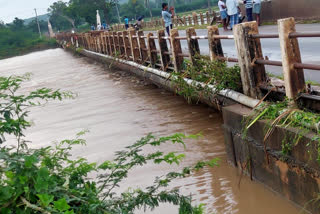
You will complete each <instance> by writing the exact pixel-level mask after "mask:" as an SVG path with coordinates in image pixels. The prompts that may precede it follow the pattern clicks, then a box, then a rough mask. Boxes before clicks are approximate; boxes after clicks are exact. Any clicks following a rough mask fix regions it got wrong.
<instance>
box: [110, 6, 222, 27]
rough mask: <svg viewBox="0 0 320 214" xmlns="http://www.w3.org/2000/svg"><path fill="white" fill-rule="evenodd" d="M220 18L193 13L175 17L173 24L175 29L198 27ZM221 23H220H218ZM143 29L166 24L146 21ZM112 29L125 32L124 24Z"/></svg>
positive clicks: (212, 14)
mask: <svg viewBox="0 0 320 214" xmlns="http://www.w3.org/2000/svg"><path fill="white" fill-rule="evenodd" d="M218 20H219V16H218V15H217V13H216V12H215V11H213V12H212V13H209V11H206V12H205V13H199V14H197V13H195V12H193V13H192V14H191V15H188V16H175V17H174V18H172V24H173V26H174V27H178V26H189V27H191V26H197V25H209V24H210V23H211V22H212V21H218ZM218 22H219V21H218ZM141 25H142V28H155V27H164V22H163V20H162V18H152V19H151V20H150V21H145V22H142V23H141ZM112 29H113V30H115V31H119V30H125V25H124V24H114V25H112Z"/></svg>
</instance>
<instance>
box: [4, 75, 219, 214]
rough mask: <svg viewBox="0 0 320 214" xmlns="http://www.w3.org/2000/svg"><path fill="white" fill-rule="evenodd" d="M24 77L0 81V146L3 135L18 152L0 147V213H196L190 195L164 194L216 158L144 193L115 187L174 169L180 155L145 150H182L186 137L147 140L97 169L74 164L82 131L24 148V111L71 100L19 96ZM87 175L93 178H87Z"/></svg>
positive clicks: (45, 92) (42, 93)
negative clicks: (171, 208)
mask: <svg viewBox="0 0 320 214" xmlns="http://www.w3.org/2000/svg"><path fill="white" fill-rule="evenodd" d="M26 79H27V77H20V76H18V77H0V95H1V103H0V131H1V135H2V143H3V142H4V141H5V139H4V136H5V135H13V136H15V137H16V138H17V147H7V146H2V147H1V148H0V178H1V179H0V213H4V214H7V213H8V214H9V213H27V214H28V213H47V214H48V213H64V214H72V213H86V214H87V213H94V214H99V213H104V214H122V213H126V214H131V213H134V211H135V210H137V209H144V210H150V209H151V210H152V209H154V208H156V207H158V206H159V205H160V203H170V204H174V205H177V206H179V214H192V213H194V214H201V213H203V205H200V206H196V207H195V206H192V205H191V196H189V195H188V196H185V195H182V194H180V193H179V190H178V189H177V188H174V189H168V185H169V184H170V182H171V181H173V180H175V179H179V178H183V177H185V176H188V175H190V174H192V173H193V172H196V171H198V170H200V169H202V168H203V167H206V166H210V167H213V166H216V165H217V162H218V159H213V160H211V161H202V162H198V163H197V164H196V165H195V166H193V167H185V168H183V169H182V170H181V171H180V172H170V173H168V174H166V175H164V176H161V177H157V178H156V179H155V181H154V183H153V184H151V185H150V186H148V187H146V188H143V189H133V188H130V189H129V190H127V191H125V192H122V193H119V189H118V187H119V186H120V184H121V183H122V182H124V181H125V179H126V178H127V177H128V173H129V172H130V170H132V169H134V168H136V167H141V166H144V165H145V164H147V163H151V162H153V163H154V164H161V163H166V164H179V163H180V162H181V161H182V159H183V158H184V154H182V153H176V152H168V153H164V152H161V151H159V150H158V151H155V150H154V149H152V151H153V152H150V153H147V152H146V151H145V150H144V148H145V147H159V146H161V145H163V144H166V143H168V142H171V143H173V144H179V145H181V146H183V147H185V144H184V139H185V138H197V137H198V136H193V135H192V136H185V135H184V134H174V135H171V136H168V137H160V138H156V137H154V136H153V135H151V134H150V135H148V136H146V137H144V138H142V139H140V140H138V141H137V142H136V143H134V144H133V145H131V146H128V147H126V148H125V149H124V150H122V151H119V152H116V154H115V158H114V160H108V161H105V162H103V163H102V164H100V165H98V164H96V163H90V162H88V161H87V160H86V159H84V158H80V159H73V158H72V157H71V150H72V147H73V146H75V145H85V144H86V142H85V140H84V139H82V138H81V137H82V135H83V134H85V131H84V132H81V133H79V134H78V135H77V136H76V138H75V139H67V140H63V141H61V142H57V143H55V144H54V145H53V146H48V147H44V148H40V149H29V148H28V144H29V143H30V142H27V141H26V140H23V139H22V138H24V133H23V132H24V130H25V129H26V128H28V127H29V126H30V121H28V120H27V116H28V109H29V107H32V106H35V105H42V104H43V101H45V102H47V101H49V100H53V99H62V98H72V97H73V95H72V94H71V93H70V92H61V91H59V90H52V89H47V88H42V89H38V90H36V91H33V92H29V93H26V94H24V93H22V92H20V91H19V89H20V88H21V83H22V82H23V81H25V80H26ZM89 173H90V175H91V177H92V175H93V174H95V175H97V176H96V178H94V179H90V178H89Z"/></svg>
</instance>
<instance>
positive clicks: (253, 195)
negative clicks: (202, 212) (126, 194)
mask: <svg viewBox="0 0 320 214" xmlns="http://www.w3.org/2000/svg"><path fill="white" fill-rule="evenodd" d="M27 72H31V73H32V74H33V76H32V80H31V81H30V82H28V83H26V84H25V85H24V86H23V89H24V90H25V91H28V90H32V89H35V88H40V87H51V88H56V89H57V88H61V89H64V90H71V91H73V92H75V93H78V97H77V98H76V99H74V100H65V101H63V102H53V103H49V104H48V105H46V106H44V107H41V108H40V107H39V108H37V109H33V110H32V112H31V115H30V116H31V118H32V120H33V121H34V126H33V127H32V128H31V129H29V130H28V132H27V137H28V139H29V140H31V141H32V142H33V144H32V145H33V146H36V147H39V146H45V145H48V144H50V143H51V142H52V141H55V140H61V139H65V138H72V137H73V136H74V135H75V134H76V133H77V132H79V131H81V130H84V129H89V130H90V133H88V134H87V135H86V139H87V146H86V147H77V148H75V151H74V155H75V156H85V157H87V158H88V159H89V160H90V161H96V162H102V161H103V160H106V159H112V158H113V154H114V152H115V151H118V150H120V149H122V148H123V147H125V146H128V145H130V144H132V143H133V142H134V141H136V140H138V139H139V138H141V137H143V136H145V135H147V134H148V133H150V132H152V133H154V134H155V135H157V136H164V135H169V134H173V133H176V132H183V133H186V134H196V133H199V132H201V133H202V135H203V137H202V138H200V139H198V140H192V141H188V142H187V150H186V151H184V152H185V154H186V156H187V158H186V159H185V162H184V163H183V165H181V166H168V165H161V166H153V165H151V164H150V165H147V166H146V167H144V168H137V169H135V170H134V171H133V172H132V173H131V175H130V178H129V180H128V182H127V183H125V184H124V185H123V187H122V189H126V188H127V187H129V186H133V187H143V186H145V185H146V184H151V182H152V180H153V178H154V176H155V175H162V174H164V173H166V172H168V171H172V170H177V169H180V168H182V167H183V166H184V165H190V164H193V163H195V162H197V161H199V160H208V159H212V158H214V157H219V158H221V161H220V166H219V167H216V168H213V169H207V168H206V169H205V170H203V171H202V172H200V173H198V174H195V175H193V176H190V177H188V178H185V179H180V180H179V181H177V182H176V183H174V184H173V185H175V186H179V187H180V189H181V191H182V192H184V193H188V192H192V193H193V195H194V200H195V203H197V204H199V203H204V204H206V210H207V213H240V214H256V213H259V214H264V213H265V214H270V213H274V214H276V213H281V214H286V213H288V214H289V213H290V214H294V213H299V211H300V208H297V207H295V206H294V205H293V204H292V203H290V202H288V201H287V200H285V199H283V198H282V197H281V196H279V195H277V194H276V193H274V192H272V191H270V190H269V189H268V188H266V187H265V186H264V185H262V184H260V183H257V182H254V181H250V180H249V179H248V178H247V177H243V178H242V181H241V185H240V187H239V186H238V182H239V177H240V173H239V172H238V170H236V169H235V168H233V167H232V166H229V165H228V163H227V161H226V155H225V150H224V138H223V130H222V118H221V115H220V114H219V113H217V112H215V111H214V110H212V109H210V108H208V107H206V106H202V105H188V104H187V103H186V102H185V100H183V99H182V98H181V97H178V96H175V95H173V94H172V93H169V92H166V91H164V90H162V89H159V88H157V87H155V86H153V85H151V84H147V83H145V82H143V81H141V80H139V79H137V78H135V77H133V76H130V75H128V74H127V73H126V72H121V71H111V70H109V69H107V68H106V67H105V66H103V65H101V64H98V63H95V62H93V61H90V60H88V59H86V58H79V57H74V56H73V55H71V54H69V53H67V52H65V51H63V50H61V49H54V50H47V51H41V52H36V53H32V54H29V55H26V56H21V57H15V58H11V59H6V60H1V61H0V73H1V75H13V74H15V75H21V74H24V73H27ZM162 149H163V150H165V151H182V148H180V147H177V146H173V145H170V146H166V147H165V148H162ZM137 213H142V211H137ZM146 213H152V214H154V213H166V214H171V213H172V214H174V213H177V208H176V207H173V206H167V205H164V206H161V207H160V208H159V209H156V210H154V211H146Z"/></svg>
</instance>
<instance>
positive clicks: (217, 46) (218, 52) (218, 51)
mask: <svg viewBox="0 0 320 214" xmlns="http://www.w3.org/2000/svg"><path fill="white" fill-rule="evenodd" d="M207 29H208V43H209V54H210V59H211V60H217V57H223V56H224V55H223V50H222V45H221V41H220V39H217V38H214V36H216V35H219V28H218V27H217V26H208V27H207Z"/></svg>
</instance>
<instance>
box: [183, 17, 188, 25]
mask: <svg viewBox="0 0 320 214" xmlns="http://www.w3.org/2000/svg"><path fill="white" fill-rule="evenodd" d="M183 26H187V19H186V16H183Z"/></svg>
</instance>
